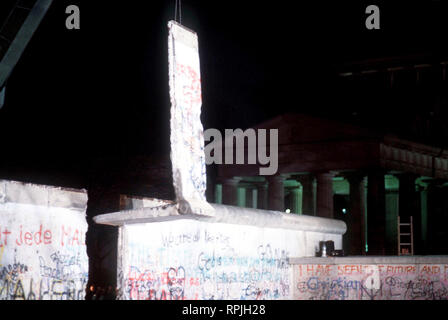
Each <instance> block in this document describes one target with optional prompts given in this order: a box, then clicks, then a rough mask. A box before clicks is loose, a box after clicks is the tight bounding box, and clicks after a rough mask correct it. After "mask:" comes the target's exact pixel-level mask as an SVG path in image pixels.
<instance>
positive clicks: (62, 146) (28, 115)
mask: <svg viewBox="0 0 448 320" xmlns="http://www.w3.org/2000/svg"><path fill="white" fill-rule="evenodd" d="M54 2H55V3H54V4H53V5H52V7H51V8H50V10H49V12H48V14H47V16H46V17H45V18H44V20H43V22H42V24H41V26H40V27H39V29H38V30H37V32H36V34H35V35H34V37H33V39H32V41H31V42H30V44H29V46H28V47H27V49H26V51H25V52H24V54H23V56H22V58H21V60H20V62H19V64H18V65H17V67H16V68H15V70H14V72H13V74H12V76H11V77H10V79H9V81H8V85H7V96H6V105H5V107H4V108H3V109H1V110H0V137H1V138H0V139H1V142H2V147H1V160H0V161H1V164H2V166H3V168H7V166H8V165H11V164H14V165H19V164H20V165H23V166H36V167H44V166H47V167H52V168H55V167H60V168H65V169H66V168H68V167H70V168H72V167H76V166H77V165H81V164H82V163H85V162H88V161H89V159H91V158H94V157H97V156H101V155H119V156H124V157H126V156H128V155H134V154H151V153H154V152H156V153H158V152H164V151H168V150H169V140H168V138H169V127H168V124H169V96H168V75H167V74H168V66H167V36H168V34H167V22H168V20H171V19H173V17H174V2H175V1H174V0H173V1H171V0H170V1H168V0H165V1H156V0H151V1H100V0H94V1H92V0H89V1H87V0H82V1H81V0H72V1H66V0H56V1H54ZM389 2H390V1H389ZM394 3H395V4H394V5H393V6H392V5H391V4H388V5H386V4H384V3H382V2H378V1H374V2H372V3H370V2H368V3H367V2H365V3H364V2H362V1H327V2H314V1H313V2H310V3H309V4H304V3H302V2H296V4H293V2H292V1H276V2H272V1H234V0H228V1H210V0H183V1H182V9H183V10H182V23H183V24H184V25H185V26H187V27H189V28H191V29H194V30H195V31H196V32H197V33H198V35H199V45H200V57H201V73H202V88H203V122H204V126H205V127H206V128H208V127H215V128H220V129H223V128H239V127H243V128H245V127H248V126H251V125H254V124H256V123H258V122H261V121H263V120H265V119H267V118H269V117H272V116H275V115H277V114H281V113H284V112H288V111H296V112H310V111H313V110H314V111H315V110H323V111H325V110H334V109H335V108H337V103H336V102H335V101H334V100H333V98H332V97H333V91H332V90H335V89H334V87H335V86H334V81H336V80H335V78H336V77H335V74H337V72H336V71H337V70H338V66H339V65H340V64H341V63H344V62H349V61H353V60H362V59H366V58H377V57H383V56H395V55H412V54H436V53H439V52H441V51H442V47H443V46H444V42H446V30H447V29H448V28H447V22H446V21H447V20H448V19H447V18H446V14H447V11H446V10H444V9H443V8H442V4H441V3H442V1H440V2H439V1H429V0H428V1H419V2H416V3H412V4H409V3H407V2H406V1H394ZM69 4H76V5H79V7H80V10H81V30H67V29H66V28H65V19H66V14H65V8H66V6H67V5H69ZM368 4H378V5H379V6H380V9H381V30H376V31H368V30H366V28H365V26H364V21H365V18H366V16H367V15H366V14H365V13H364V11H365V8H366V6H367V5H368Z"/></svg>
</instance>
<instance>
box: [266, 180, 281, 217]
mask: <svg viewBox="0 0 448 320" xmlns="http://www.w3.org/2000/svg"><path fill="white" fill-rule="evenodd" d="M267 179H268V183H269V186H268V208H269V210H275V211H284V210H285V189H284V185H283V181H284V180H285V177H284V176H282V175H275V176H269V177H268V178H267Z"/></svg>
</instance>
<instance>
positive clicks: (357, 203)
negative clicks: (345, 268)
mask: <svg viewBox="0 0 448 320" xmlns="http://www.w3.org/2000/svg"><path fill="white" fill-rule="evenodd" d="M346 178H347V180H348V182H349V183H350V200H349V201H350V202H349V209H348V221H347V237H346V238H347V241H348V246H347V247H348V252H347V254H349V255H361V254H364V253H365V233H364V210H365V197H364V188H365V179H364V176H363V175H362V174H359V173H352V174H349V175H346Z"/></svg>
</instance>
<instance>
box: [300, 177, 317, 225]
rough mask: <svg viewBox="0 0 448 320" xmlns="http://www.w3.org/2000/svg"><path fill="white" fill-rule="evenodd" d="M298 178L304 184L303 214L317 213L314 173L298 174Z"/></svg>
mask: <svg viewBox="0 0 448 320" xmlns="http://www.w3.org/2000/svg"><path fill="white" fill-rule="evenodd" d="M296 180H297V181H298V182H300V184H301V185H302V211H301V212H302V214H307V215H311V216H314V215H316V210H315V208H316V205H315V201H316V181H315V180H316V179H315V177H314V176H313V175H311V174H307V175H300V176H296Z"/></svg>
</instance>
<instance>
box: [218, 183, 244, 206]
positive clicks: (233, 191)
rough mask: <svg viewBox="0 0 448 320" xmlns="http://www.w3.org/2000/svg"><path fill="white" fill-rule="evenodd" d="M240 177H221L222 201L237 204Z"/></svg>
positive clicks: (232, 204) (230, 204)
mask: <svg viewBox="0 0 448 320" xmlns="http://www.w3.org/2000/svg"><path fill="white" fill-rule="evenodd" d="M240 180H241V179H240V178H228V179H222V180H221V183H222V203H223V204H226V205H229V206H237V205H238V194H237V192H238V183H239V182H240Z"/></svg>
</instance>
